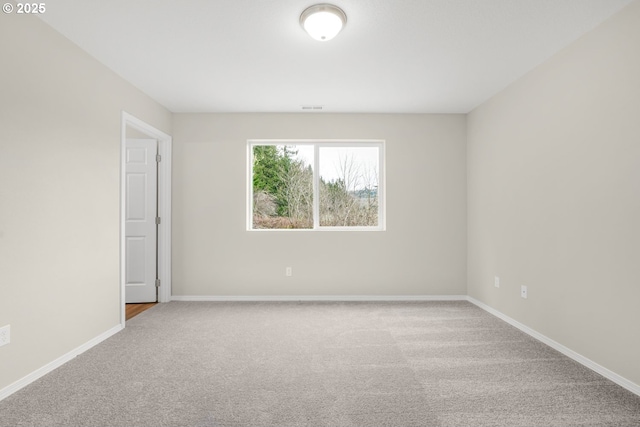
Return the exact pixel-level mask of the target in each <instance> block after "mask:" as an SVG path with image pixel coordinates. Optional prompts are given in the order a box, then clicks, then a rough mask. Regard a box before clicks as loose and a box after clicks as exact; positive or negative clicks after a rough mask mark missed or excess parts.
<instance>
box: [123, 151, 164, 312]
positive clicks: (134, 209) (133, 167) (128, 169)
mask: <svg viewBox="0 0 640 427" xmlns="http://www.w3.org/2000/svg"><path fill="white" fill-rule="evenodd" d="M157 154H158V142H157V141H156V140H155V139H127V143H126V153H125V191H126V198H125V201H126V202H125V204H126V206H125V294H126V298H125V300H126V302H128V303H131V302H155V301H157V291H156V278H157V268H156V265H157V248H156V243H157V240H158V239H157V224H156V217H157V211H158V203H157V200H158V191H157V188H158V163H157V161H156V155H157Z"/></svg>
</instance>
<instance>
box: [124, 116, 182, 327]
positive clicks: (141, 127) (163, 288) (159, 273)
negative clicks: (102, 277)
mask: <svg viewBox="0 0 640 427" xmlns="http://www.w3.org/2000/svg"><path fill="white" fill-rule="evenodd" d="M132 139H152V140H155V141H157V155H158V158H157V189H156V190H155V192H156V195H157V204H156V206H157V212H156V214H155V215H154V218H153V219H154V222H155V223H156V224H157V227H156V228H157V231H156V233H155V235H154V236H153V237H154V239H157V240H156V244H155V251H156V256H155V257H153V258H152V257H151V256H147V257H139V258H146V259H148V260H149V262H153V263H154V265H153V266H150V270H151V271H155V272H156V274H155V277H154V278H153V282H154V286H156V287H157V301H158V302H160V303H162V302H169V301H170V300H171V148H172V147H171V145H172V139H171V136H169V135H167V134H166V133H164V132H162V131H160V130H158V129H156V128H154V127H153V126H151V125H149V124H147V123H145V122H143V121H142V120H140V119H138V118H136V117H134V116H132V115H131V114H129V113H126V112H124V111H123V112H122V129H121V142H120V153H121V155H120V157H121V159H120V323H121V325H122V327H124V326H125V321H126V306H125V304H126V301H127V281H128V279H127V277H128V274H129V277H130V276H131V273H132V271H131V270H129V271H127V263H128V260H130V259H131V258H132V257H133V258H135V257H136V254H135V253H134V252H135V251H140V250H141V247H142V246H141V245H140V244H138V243H137V242H136V240H135V239H127V219H128V217H129V216H131V215H130V213H131V208H133V209H134V210H135V209H138V208H139V207H136V206H132V205H131V203H132V200H135V198H131V197H128V187H129V188H131V182H132V180H131V179H130V177H128V176H127V162H128V160H129V159H131V154H130V153H128V152H127V140H132ZM138 152H139V151H138ZM154 160H156V159H155V158H154ZM154 173H155V172H154ZM154 178H155V177H154ZM136 179H137V180H138V182H141V181H142V179H140V178H139V177H137V178H136V177H134V180H133V182H134V185H135V182H136V181H135V180H136ZM129 222H131V221H129ZM138 242H139V240H138ZM140 271H142V270H140ZM129 281H130V280H129ZM129 287H131V286H129Z"/></svg>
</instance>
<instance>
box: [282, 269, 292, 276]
mask: <svg viewBox="0 0 640 427" xmlns="http://www.w3.org/2000/svg"><path fill="white" fill-rule="evenodd" d="M284 275H285V276H287V277H291V276H293V269H292V268H291V267H287V268H285V269H284Z"/></svg>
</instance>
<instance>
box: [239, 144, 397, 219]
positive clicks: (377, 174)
mask: <svg viewBox="0 0 640 427" xmlns="http://www.w3.org/2000/svg"><path fill="white" fill-rule="evenodd" d="M247 152H248V171H249V175H248V203H247V206H248V208H247V228H248V229H249V230H283V229H289V230H290V229H298V230H384V228H385V221H384V142H383V141H340V142H337V141H256V140H254V141H249V143H248V150H247Z"/></svg>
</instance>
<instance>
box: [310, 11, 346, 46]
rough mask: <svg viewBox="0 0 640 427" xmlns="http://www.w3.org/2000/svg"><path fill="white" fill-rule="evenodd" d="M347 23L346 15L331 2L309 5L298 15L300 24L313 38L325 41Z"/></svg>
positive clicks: (335, 34)
mask: <svg viewBox="0 0 640 427" xmlns="http://www.w3.org/2000/svg"><path fill="white" fill-rule="evenodd" d="M346 23H347V15H346V14H345V13H344V11H343V10H342V9H340V8H339V7H337V6H334V5H332V4H326V3H323V4H316V5H313V6H310V7H308V8H306V9H305V10H304V12H302V15H300V25H302V28H304V30H305V31H306V32H307V33H309V35H310V36H311V37H313V38H314V39H316V40H318V41H321V42H326V41H328V40H331V39H332V38H334V37H335V36H337V35H338V33H339V32H340V31H341V30H342V28H343V27H344V26H345V24H346Z"/></svg>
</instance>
